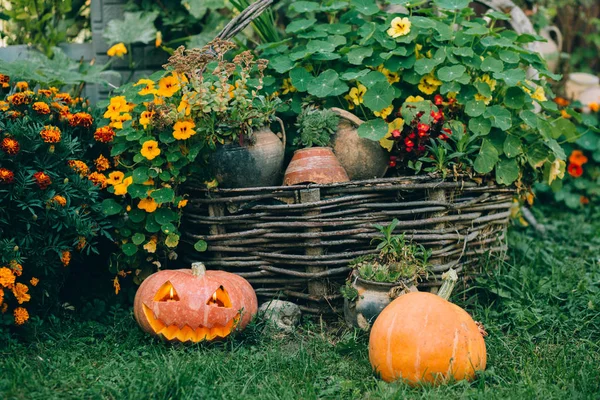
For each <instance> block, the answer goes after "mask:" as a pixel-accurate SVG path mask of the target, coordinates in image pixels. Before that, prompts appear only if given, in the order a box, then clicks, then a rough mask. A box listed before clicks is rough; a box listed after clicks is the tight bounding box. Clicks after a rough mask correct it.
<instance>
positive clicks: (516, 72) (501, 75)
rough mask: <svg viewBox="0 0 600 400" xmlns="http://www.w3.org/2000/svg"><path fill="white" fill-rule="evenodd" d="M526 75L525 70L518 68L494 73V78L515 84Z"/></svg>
mask: <svg viewBox="0 0 600 400" xmlns="http://www.w3.org/2000/svg"><path fill="white" fill-rule="evenodd" d="M526 77H527V75H526V74H525V71H523V70H522V69H519V68H514V69H508V70H506V71H502V72H495V73H494V79H499V80H502V81H504V82H506V84H507V85H508V86H516V85H517V84H518V83H519V82H522V81H524V80H525V78H526Z"/></svg>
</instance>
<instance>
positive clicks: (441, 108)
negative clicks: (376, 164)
mask: <svg viewBox="0 0 600 400" xmlns="http://www.w3.org/2000/svg"><path fill="white" fill-rule="evenodd" d="M455 101H456V100H454V99H448V100H447V101H444V98H443V97H442V96H441V95H439V94H437V95H435V97H434V100H433V103H434V104H435V105H436V106H437V108H438V111H437V112H436V111H433V110H432V111H431V113H430V116H431V118H432V121H431V122H430V123H429V124H425V123H423V122H421V118H422V117H423V113H422V112H421V113H419V114H417V117H416V118H415V119H414V120H413V121H411V122H410V123H408V124H406V123H405V125H404V127H403V128H402V130H398V129H396V130H394V131H392V140H394V141H395V142H396V143H395V144H394V149H395V150H396V151H395V153H397V154H396V155H392V156H390V161H389V166H390V167H395V166H396V163H397V161H401V160H404V159H418V158H419V157H421V156H423V154H424V153H425V151H426V149H427V148H426V146H427V145H428V144H429V141H430V139H440V140H448V137H449V136H450V135H451V134H452V131H451V130H450V129H449V128H444V126H443V125H444V121H445V120H446V115H445V111H446V112H452V106H453V105H454V103H455ZM409 107H410V106H409Z"/></svg>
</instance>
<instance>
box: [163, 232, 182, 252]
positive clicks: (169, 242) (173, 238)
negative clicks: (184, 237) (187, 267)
mask: <svg viewBox="0 0 600 400" xmlns="http://www.w3.org/2000/svg"><path fill="white" fill-rule="evenodd" d="M178 244H179V235H175V234H174V233H171V234H169V235H168V236H167V238H166V239H165V245H166V246H167V247H170V248H174V247H177V245H178Z"/></svg>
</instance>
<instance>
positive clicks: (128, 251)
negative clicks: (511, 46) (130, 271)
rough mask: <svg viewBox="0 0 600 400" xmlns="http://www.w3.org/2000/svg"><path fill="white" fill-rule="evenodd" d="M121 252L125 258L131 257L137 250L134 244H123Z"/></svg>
mask: <svg viewBox="0 0 600 400" xmlns="http://www.w3.org/2000/svg"><path fill="white" fill-rule="evenodd" d="M121 250H122V251H123V253H124V254H125V255H126V256H132V255H134V254H135V253H137V250H138V248H137V246H136V245H135V244H133V243H125V244H124V245H123V246H122V247H121Z"/></svg>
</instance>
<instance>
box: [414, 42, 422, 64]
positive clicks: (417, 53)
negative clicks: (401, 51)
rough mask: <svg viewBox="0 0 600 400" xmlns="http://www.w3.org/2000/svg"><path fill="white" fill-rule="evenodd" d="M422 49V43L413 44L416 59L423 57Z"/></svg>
mask: <svg viewBox="0 0 600 400" xmlns="http://www.w3.org/2000/svg"><path fill="white" fill-rule="evenodd" d="M422 49H423V45H422V44H419V43H417V44H415V57H416V59H417V60H419V59H421V58H423V55H422V54H421V50H422Z"/></svg>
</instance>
